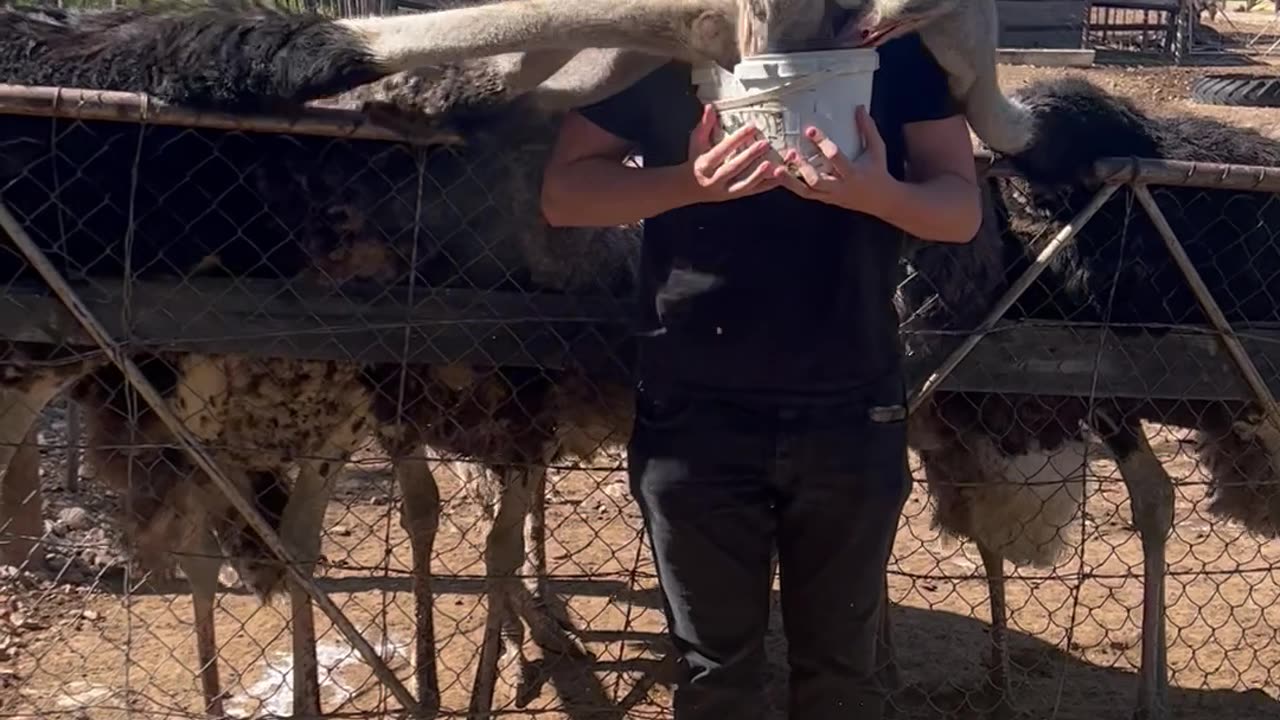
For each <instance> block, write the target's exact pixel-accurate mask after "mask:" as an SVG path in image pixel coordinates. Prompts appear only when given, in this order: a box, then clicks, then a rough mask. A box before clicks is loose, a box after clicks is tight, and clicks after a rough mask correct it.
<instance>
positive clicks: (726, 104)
mask: <svg viewBox="0 0 1280 720" xmlns="http://www.w3.org/2000/svg"><path fill="white" fill-rule="evenodd" d="M832 72H833V71H831V70H819V71H817V72H815V73H813V74H812V75H806V76H805V77H802V78H799V79H796V80H790V81H788V82H785V83H783V84H781V85H779V86H778V87H776V88H771V89H769V90H761V91H760V92H758V93H752V94H750V95H742V96H740V97H736V98H729V99H728V100H716V101H714V102H712V103H711V105H712V107H714V108H715V109H716V110H717V111H720V110H739V109H741V108H745V107H750V106H752V105H759V104H761V103H766V102H774V101H777V100H781V99H782V98H784V97H786V96H787V95H790V94H792V93H797V92H800V91H802V90H808V89H809V88H812V87H816V86H818V85H820V84H822V83H823V82H826V80H827V79H828V77H827V76H828V75H830V74H831V73H832Z"/></svg>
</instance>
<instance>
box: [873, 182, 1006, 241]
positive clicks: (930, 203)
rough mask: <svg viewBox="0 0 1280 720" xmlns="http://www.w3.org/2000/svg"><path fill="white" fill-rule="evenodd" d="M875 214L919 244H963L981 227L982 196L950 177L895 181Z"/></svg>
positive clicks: (970, 184) (973, 188) (970, 185)
mask: <svg viewBox="0 0 1280 720" xmlns="http://www.w3.org/2000/svg"><path fill="white" fill-rule="evenodd" d="M875 214H876V215H878V216H879V217H880V219H882V220H884V221H885V222H887V223H889V224H891V225H894V226H896V227H898V228H901V229H902V230H904V231H905V232H907V233H909V234H911V235H913V236H915V237H918V238H920V239H921V240H927V241H933V242H944V243H967V242H969V241H970V240H972V239H973V236H974V235H977V234H978V227H979V226H980V225H981V223H982V196H981V193H980V192H979V190H978V187H977V186H976V185H974V184H973V183H971V182H969V181H968V180H966V179H964V178H962V177H959V176H956V175H951V174H942V175H938V176H936V177H934V178H932V179H930V180H926V181H923V182H898V181H895V182H894V183H892V185H891V187H890V189H889V191H888V192H886V193H885V198H884V201H883V203H882V206H881V208H880V209H879V210H878V211H877V212H876V213H875Z"/></svg>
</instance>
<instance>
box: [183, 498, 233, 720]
mask: <svg viewBox="0 0 1280 720" xmlns="http://www.w3.org/2000/svg"><path fill="white" fill-rule="evenodd" d="M204 520H205V516H204V515H203V514H201V515H197V516H196V517H189V518H188V521H190V522H194V523H196V524H197V526H198V527H197V528H196V529H195V530H194V532H193V533H192V534H191V535H190V536H189V537H191V538H192V540H193V541H194V542H193V543H192V547H191V548H190V549H189V550H187V551H186V552H183V551H179V553H178V565H179V567H181V568H182V574H183V575H186V576H187V583H188V584H189V585H190V586H191V607H192V614H193V615H194V616H195V630H196V659H197V660H198V661H199V663H200V689H201V691H202V692H203V693H204V711H205V715H207V716H208V717H210V718H222V717H225V714H224V713H223V710H222V683H221V681H220V680H219V678H218V640H217V634H216V631H215V625H214V619H213V604H214V600H215V598H216V595H217V592H218V570H219V568H221V567H222V558H221V557H220V553H219V551H218V543H217V541H216V540H215V539H214V537H213V535H212V534H211V533H210V532H209V529H208V526H207V525H206V524H205V522H204Z"/></svg>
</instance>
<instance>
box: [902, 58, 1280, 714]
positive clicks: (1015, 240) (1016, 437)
mask: <svg viewBox="0 0 1280 720" xmlns="http://www.w3.org/2000/svg"><path fill="white" fill-rule="evenodd" d="M1018 100H1019V102H1021V103H1023V104H1024V105H1025V106H1026V107H1027V108H1029V110H1030V111H1031V112H1032V113H1033V116H1034V117H1035V120H1036V124H1037V141H1036V143H1035V144H1034V145H1033V146H1031V147H1030V148H1029V149H1028V150H1027V151H1026V152H1024V153H1021V154H1018V155H1014V156H1012V157H1011V160H1012V161H1013V162H1014V164H1015V165H1016V166H1017V167H1018V168H1019V169H1020V170H1021V171H1022V172H1023V174H1024V175H1025V177H1026V178H1027V181H1025V182H1020V181H1019V182H1015V181H1008V182H998V181H994V180H993V181H991V182H990V183H989V184H988V187H987V188H986V191H987V193H988V194H989V196H990V198H991V200H992V206H991V207H990V208H989V210H990V211H991V212H990V213H989V217H988V219H987V223H986V226H985V227H984V229H983V231H982V232H980V233H979V235H978V237H977V238H976V239H975V240H974V241H973V243H971V244H970V245H969V246H966V247H963V248H947V249H945V250H940V249H937V248H930V247H922V248H920V249H919V250H918V251H917V252H916V253H915V254H914V256H913V257H912V258H911V265H912V266H913V267H914V268H915V270H916V271H917V273H918V274H917V276H916V279H915V281H914V282H911V283H908V285H907V286H906V287H905V288H904V291H903V293H902V301H903V305H904V309H905V310H906V311H907V312H908V314H909V315H910V316H911V317H910V319H909V320H908V323H907V326H908V327H910V328H915V329H925V330H944V329H945V330H947V331H956V330H961V331H963V330H967V329H972V328H974V327H976V326H977V324H978V322H979V321H980V320H981V318H980V314H981V313H983V312H984V310H983V309H984V308H986V307H988V306H989V305H990V303H991V302H992V300H993V299H994V298H995V297H997V296H999V295H1000V294H1002V293H1003V292H1004V291H1005V290H1006V289H1007V288H1008V287H1009V286H1010V284H1011V283H1012V282H1013V280H1014V279H1015V278H1017V277H1018V276H1020V275H1021V274H1022V272H1023V271H1024V270H1025V269H1026V268H1027V267H1028V266H1029V264H1030V262H1031V258H1032V257H1033V256H1034V254H1035V252H1037V250H1036V243H1037V238H1038V237H1042V236H1043V235H1044V233H1045V232H1046V231H1047V232H1049V233H1052V232H1055V231H1057V230H1058V229H1060V228H1061V227H1062V223H1064V222H1065V221H1066V219H1067V218H1070V217H1072V216H1073V215H1074V214H1075V213H1077V212H1079V211H1080V210H1082V209H1083V208H1084V207H1085V206H1086V205H1087V204H1088V202H1089V201H1090V198H1091V197H1092V195H1093V193H1094V192H1095V191H1096V190H1097V189H1098V187H1099V186H1098V185H1097V184H1096V183H1094V182H1092V181H1089V180H1086V179H1083V178H1084V177H1085V173H1086V172H1087V171H1088V170H1089V169H1090V168H1091V166H1092V163H1093V161H1094V160H1096V159H1097V158H1101V157H1108V156H1129V155H1132V156H1138V157H1154V158H1166V159H1174V160H1193V159H1194V160H1198V161H1214V162H1225V163H1237V164H1249V165H1264V166H1266V165H1270V166H1273V165H1276V164H1277V163H1280V143H1277V142H1275V141H1273V140H1269V139H1267V138H1265V137H1263V136H1261V135H1259V134H1258V133H1256V132H1254V131H1251V130H1244V129H1237V128H1231V127H1228V126H1226V125H1223V124H1221V123H1219V122H1216V121H1213V120H1208V119H1203V118H1195V117H1179V118H1156V117H1150V116H1148V115H1146V114H1144V113H1143V112H1141V111H1140V110H1139V109H1138V108H1137V107H1135V106H1134V105H1133V104H1132V103H1130V102H1128V101H1126V100H1124V99H1121V98H1117V97H1113V96H1111V95H1109V94H1107V93H1105V92H1103V91H1102V90H1100V89H1098V88H1097V87H1095V86H1093V85H1092V84H1090V83H1088V82H1087V81H1086V80H1084V79H1083V78H1079V77H1072V78H1067V79H1062V80H1056V81H1048V82H1038V83H1034V84H1031V85H1029V86H1027V87H1026V88H1024V89H1023V90H1021V91H1020V92H1019V93H1018ZM1153 194H1154V195H1155V197H1156V199H1157V202H1158V204H1159V206H1160V208H1161V210H1162V211H1163V212H1164V213H1165V215H1166V216H1167V218H1168V221H1169V224H1170V225H1171V226H1172V228H1173V230H1174V232H1175V233H1176V234H1177V236H1178V237H1179V238H1181V239H1182V241H1183V243H1184V247H1185V249H1186V252H1187V254H1188V255H1189V257H1190V258H1191V260H1192V262H1193V264H1194V266H1195V267H1196V269H1197V270H1198V271H1199V272H1200V273H1201V275H1202V277H1203V278H1204V281H1205V283H1206V284H1207V285H1208V287H1209V288H1210V290H1211V292H1212V294H1213V296H1214V298H1215V299H1216V300H1218V301H1219V302H1220V303H1221V306H1222V310H1223V312H1224V313H1225V315H1226V317H1227V319H1228V321H1229V322H1258V321H1270V320H1273V319H1274V317H1275V313H1276V309H1275V306H1274V303H1272V302H1271V301H1270V298H1271V297H1273V295H1271V294H1270V293H1273V292H1276V291H1278V290H1280V287H1276V286H1275V280H1274V279H1272V277H1271V274H1270V273H1269V269H1272V268H1274V267H1276V265H1277V263H1280V254H1278V252H1280V251H1278V250H1277V248H1276V246H1275V244H1274V239H1273V237H1272V236H1271V234H1270V232H1269V230H1268V228H1270V227H1274V226H1276V225H1277V224H1280V210H1277V209H1275V208H1274V207H1273V203H1272V198H1271V196H1270V195H1267V194H1263V193H1250V192H1238V191H1227V190H1205V189H1199V188H1179V187H1168V188H1160V189H1159V190H1153ZM1226 240H1229V242H1228V241H1226ZM1009 316H1010V318H1011V319H1033V320H1063V319H1070V320H1075V321H1085V322H1106V323H1114V324H1115V326H1116V327H1117V328H1120V329H1118V330H1117V332H1124V330H1123V328H1125V327H1126V326H1130V327H1132V326H1134V325H1138V324H1141V325H1146V326H1155V327H1160V326H1167V325H1170V324H1179V323H1199V324H1203V323H1206V316H1205V315H1204V314H1203V313H1202V311H1201V309H1200V306H1199V304H1198V302H1197V300H1196V298H1195V295H1194V294H1193V293H1192V291H1191V289H1190V287H1189V286H1188V285H1187V283H1186V282H1185V280H1184V278H1183V276H1182V273H1181V272H1180V271H1179V269H1178V268H1177V266H1176V265H1175V264H1174V262H1173V259H1172V257H1171V256H1170V255H1169V253H1168V250H1167V249H1166V247H1165V245H1164V242H1163V240H1162V238H1161V236H1160V234H1159V232H1158V230H1157V229H1156V227H1155V225H1154V224H1153V223H1152V221H1151V220H1150V219H1149V217H1148V216H1147V215H1146V214H1145V213H1144V212H1142V211H1141V210H1138V209H1135V210H1134V211H1133V212H1130V213H1126V212H1125V209H1124V207H1123V205H1120V206H1119V207H1117V203H1112V204H1109V205H1104V206H1103V207H1102V208H1101V210H1100V211H1099V212H1098V214H1097V215H1096V216H1095V217H1094V218H1093V219H1092V220H1091V221H1090V222H1088V223H1086V224H1085V225H1084V226H1083V227H1082V228H1080V230H1079V234H1078V235H1077V237H1076V240H1075V242H1074V243H1073V244H1070V245H1068V246H1067V247H1066V248H1065V249H1064V250H1063V251H1062V252H1061V253H1060V254H1059V255H1058V256H1057V258H1056V259H1055V260H1054V262H1053V263H1052V264H1051V265H1050V267H1049V268H1048V269H1047V270H1046V271H1045V272H1044V274H1043V275H1041V276H1040V278H1039V280H1038V281H1037V282H1036V283H1034V284H1033V285H1032V286H1031V288H1030V289H1029V290H1028V292H1027V293H1026V294H1024V295H1023V296H1022V297H1021V299H1020V300H1019V301H1018V302H1017V303H1016V304H1015V305H1014V307H1013V308H1012V310H1011V311H1010V313H1009ZM1157 332H1158V331H1157ZM1261 416H1262V412H1261V410H1260V409H1259V408H1258V407H1257V406H1256V404H1253V403H1235V402H1218V401H1205V400H1198V399H1180V400H1178V401H1163V400H1129V399H1097V400H1094V401H1092V402H1091V400H1090V399H1089V398H1084V397H1056V396H1044V395H1041V396H1030V395H1014V396H1006V395H1000V396H995V395H984V394H981V393H972V392H945V391H938V392H936V393H934V394H933V396H932V397H931V398H929V399H928V400H926V402H925V403H924V404H923V405H922V406H921V407H920V408H919V410H918V411H917V413H916V414H915V415H914V416H913V420H912V432H911V439H912V443H913V445H914V446H915V447H916V448H917V450H918V451H919V453H920V457H921V460H922V462H923V464H924V467H925V474H926V481H927V484H928V487H929V490H930V493H931V494H932V496H933V499H934V500H935V501H936V504H937V512H936V515H935V523H936V524H937V525H938V526H940V527H941V528H942V529H943V531H944V532H945V533H947V534H951V535H955V536H960V537H965V538H968V539H971V540H973V541H974V542H975V544H976V545H977V546H978V549H979V551H980V553H981V555H982V560H983V565H984V569H985V570H986V574H987V578H988V583H989V585H990V593H991V608H992V626H993V632H992V665H991V674H990V681H991V683H992V684H993V686H994V688H995V689H996V691H997V692H998V693H999V695H1000V697H1001V698H1002V699H1005V700H1007V698H1008V697H1009V692H1008V681H1009V678H1008V675H1007V667H1006V663H1007V661H1006V649H1005V643H1006V640H1007V635H1006V630H1005V627H1006V625H1005V623H1006V618H1005V613H1006V610H1005V607H1004V584H1003V579H1002V574H1003V573H1002V562H1003V560H1005V559H1008V560H1011V561H1013V562H1015V563H1019V564H1036V565H1049V564H1052V563H1053V561H1054V560H1056V559H1057V557H1058V556H1059V555H1060V553H1061V551H1062V550H1063V548H1064V545H1065V543H1066V538H1065V537H1064V535H1063V532H1062V531H1063V529H1064V528H1065V527H1066V526H1067V525H1068V524H1069V523H1070V521H1071V519H1072V518H1073V517H1075V516H1076V514H1077V513H1078V512H1079V511H1080V509H1081V502H1082V499H1083V483H1084V478H1085V456H1086V450H1085V446H1084V443H1085V440H1086V438H1085V436H1084V435H1083V431H1082V428H1086V427H1087V428H1089V429H1091V430H1092V431H1093V432H1095V433H1096V434H1097V435H1098V436H1099V437H1100V438H1101V439H1102V440H1103V442H1104V444H1105V446H1106V447H1107V449H1108V450H1109V452H1110V453H1111V454H1112V455H1114V457H1115V459H1116V460H1117V463H1118V467H1119V471H1120V474H1121V476H1122V478H1123V480H1124V482H1125V483H1126V485H1127V487H1128V490H1129V495H1130V499H1131V503H1132V508H1133V518H1134V525H1135V526H1136V527H1137V529H1138V532H1139V535H1140V537H1141V541H1142V548H1143V553H1144V556H1145V560H1144V597H1143V621H1142V637H1143V651H1142V664H1141V672H1140V680H1139V688H1138V706H1137V714H1138V716H1140V717H1144V718H1159V717H1166V716H1167V712H1168V701H1167V677H1166V674H1167V669H1166V662H1165V635H1164V548H1165V539H1166V536H1167V534H1168V533H1169V531H1170V530H1171V526H1172V512H1173V488H1172V480H1171V479H1170V477H1169V475H1168V474H1167V473H1166V472H1165V470H1164V468H1163V467H1162V466H1161V464H1160V462H1159V461H1158V459H1157V458H1156V456H1155V454H1154V452H1153V451H1152V449H1151V447H1150V446H1149V444H1148V442H1147V439H1146V436H1145V434H1144V432H1143V430H1142V426H1141V422H1142V421H1143V420H1149V421H1156V422H1160V423H1164V424H1172V425H1175V426H1180V427H1185V428H1189V429H1192V430H1194V431H1195V432H1196V435H1197V440H1198V444H1199V455H1200V458H1201V460H1202V461H1203V462H1204V464H1205V466H1206V467H1207V469H1208V472H1209V474H1210V481H1211V482H1210V490H1211V492H1210V497H1211V502H1210V507H1209V509H1210V510H1211V511H1212V512H1214V513H1215V514H1218V515H1220V516H1223V517H1226V518H1229V519H1235V520H1237V521H1240V522H1242V523H1243V524H1244V525H1245V526H1246V527H1247V528H1248V529H1249V530H1251V531H1253V532H1256V533H1259V534H1263V535H1266V536H1269V537H1276V536H1277V535H1280V492H1278V490H1280V483H1277V478H1276V475H1275V473H1276V469H1277V468H1278V467H1280V455H1277V454H1276V452H1275V451H1276V450H1277V449H1280V444H1278V443H1276V442H1275V440H1276V437H1277V436H1276V434H1275V432H1274V431H1273V430H1271V429H1270V428H1269V427H1268V425H1267V423H1266V421H1265V419H1261Z"/></svg>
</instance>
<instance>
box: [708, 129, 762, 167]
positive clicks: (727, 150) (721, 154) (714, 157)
mask: <svg viewBox="0 0 1280 720" xmlns="http://www.w3.org/2000/svg"><path fill="white" fill-rule="evenodd" d="M758 132H760V131H759V130H757V129H756V127H755V126H754V125H743V126H742V127H740V128H738V129H737V130H734V131H733V132H732V133H730V134H729V135H727V136H726V137H725V138H724V139H723V140H721V141H720V142H718V143H716V146H715V147H713V148H711V149H710V150H707V151H706V152H704V153H702V162H703V167H704V168H705V167H712V168H713V167H716V166H718V165H720V164H721V163H723V162H724V160H725V158H727V157H729V155H730V154H731V153H732V152H733V151H734V150H736V149H737V148H738V147H739V146H740V145H742V144H743V143H745V142H747V141H748V140H750V139H751V138H752V137H754V136H755V135H756V134H757V133H758ZM766 144H767V143H766Z"/></svg>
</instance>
